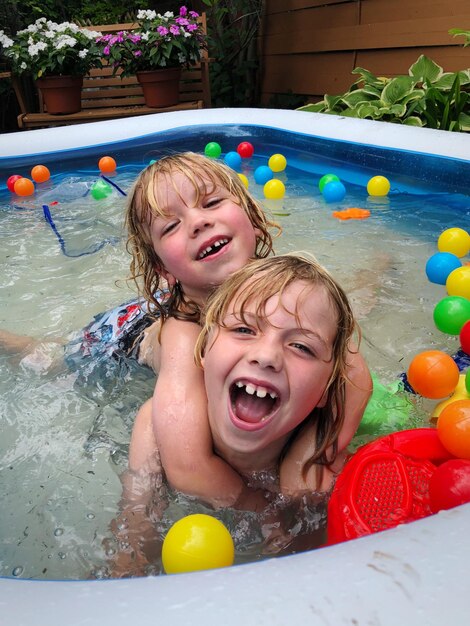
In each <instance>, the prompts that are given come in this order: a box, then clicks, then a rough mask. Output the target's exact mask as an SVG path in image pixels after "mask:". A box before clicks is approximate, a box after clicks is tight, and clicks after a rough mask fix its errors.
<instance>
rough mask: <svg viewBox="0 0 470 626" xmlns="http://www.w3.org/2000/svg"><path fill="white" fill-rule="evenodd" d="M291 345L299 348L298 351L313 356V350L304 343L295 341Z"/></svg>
mask: <svg viewBox="0 0 470 626" xmlns="http://www.w3.org/2000/svg"><path fill="white" fill-rule="evenodd" d="M291 346H292V347H293V348H295V349H296V350H299V352H302V353H304V354H308V355H310V356H315V355H314V352H313V350H312V349H311V348H309V347H308V346H306V345H305V344H304V343H297V342H295V343H292V344H291Z"/></svg>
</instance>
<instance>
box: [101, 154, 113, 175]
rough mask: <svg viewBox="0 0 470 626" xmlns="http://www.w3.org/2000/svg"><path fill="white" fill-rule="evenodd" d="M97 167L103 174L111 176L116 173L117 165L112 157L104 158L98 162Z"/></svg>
mask: <svg viewBox="0 0 470 626" xmlns="http://www.w3.org/2000/svg"><path fill="white" fill-rule="evenodd" d="M98 167H99V169H100V172H102V173H103V174H111V172H115V171H116V167H117V164H116V161H115V160H114V159H113V157H110V156H104V157H101V159H100V160H99V161H98Z"/></svg>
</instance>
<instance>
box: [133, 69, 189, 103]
mask: <svg viewBox="0 0 470 626" xmlns="http://www.w3.org/2000/svg"><path fill="white" fill-rule="evenodd" d="M136 76H137V80H138V81H139V83H140V84H141V86H142V91H143V92H144V98H145V104H146V105H147V106H148V107H155V108H159V107H170V106H173V105H174V104H178V102H179V99H180V77H181V68H180V67H170V68H163V69H159V70H148V71H145V72H136Z"/></svg>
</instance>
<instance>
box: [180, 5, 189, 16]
mask: <svg viewBox="0 0 470 626" xmlns="http://www.w3.org/2000/svg"><path fill="white" fill-rule="evenodd" d="M187 14H188V9H187V8H186V7H184V6H183V7H180V15H187Z"/></svg>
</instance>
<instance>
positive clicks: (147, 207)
mask: <svg viewBox="0 0 470 626" xmlns="http://www.w3.org/2000/svg"><path fill="white" fill-rule="evenodd" d="M176 172H179V173H181V174H183V176H185V177H186V178H187V179H188V180H189V181H191V183H192V185H193V186H194V190H195V192H196V200H197V201H199V198H200V196H201V195H202V194H206V193H212V191H213V190H214V189H215V187H217V186H220V187H223V188H224V189H226V190H227V191H228V192H229V193H230V194H231V195H233V196H234V198H235V199H236V202H238V204H239V205H240V206H241V207H242V209H243V210H244V211H245V213H246V214H247V216H248V218H249V219H250V222H251V224H252V225H253V229H258V231H259V234H257V238H256V249H255V250H254V258H264V257H266V256H268V255H269V254H270V253H272V252H273V237H272V235H271V234H270V230H271V229H274V230H277V231H278V232H280V227H279V226H278V225H277V224H276V223H275V222H273V221H270V220H269V219H268V218H267V217H266V215H265V213H264V211H263V208H262V207H261V205H260V204H259V203H258V202H257V201H256V200H255V199H254V198H252V196H251V195H250V194H249V193H248V191H247V190H246V188H245V186H244V185H243V183H242V181H241V180H240V178H239V176H238V175H237V173H236V172H234V171H233V170H232V169H230V168H229V167H227V166H226V165H224V164H222V163H220V162H219V161H215V160H213V159H209V158H208V157H205V156H203V155H201V154H196V153H193V152H183V153H179V154H173V155H170V156H166V157H163V158H161V159H159V160H158V161H156V162H155V163H153V164H151V165H149V166H148V167H146V168H145V169H144V170H143V171H142V172H141V174H140V175H139V177H138V178H137V180H136V182H135V183H134V186H133V188H132V191H131V192H130V194H129V199H128V202H127V208H126V220H125V221H126V226H127V231H128V240H127V250H128V252H129V253H130V254H131V256H132V261H131V266H130V279H131V280H134V281H135V283H136V284H137V288H138V290H139V292H140V293H142V295H143V296H144V298H145V299H146V300H147V301H148V302H149V303H150V305H151V307H152V308H156V309H157V310H158V311H159V313H160V315H162V317H163V319H165V317H167V316H168V315H174V316H176V317H179V318H181V319H189V320H191V321H199V318H200V308H199V306H198V305H196V304H195V303H192V302H189V301H187V300H185V296H184V293H183V289H182V287H181V285H180V283H179V281H177V282H176V285H175V286H174V287H172V288H171V289H170V298H169V300H168V301H167V304H166V307H165V309H163V308H162V306H161V305H160V303H159V302H158V301H157V300H156V298H155V293H156V292H157V290H158V289H161V288H162V287H165V286H166V283H165V281H164V279H163V272H164V270H165V268H164V267H163V263H162V261H161V259H160V257H159V256H158V254H157V253H156V252H155V250H154V247H153V244H152V240H151V238H150V225H151V223H152V220H153V219H154V218H155V217H167V214H166V213H165V211H164V207H161V206H160V204H159V202H158V193H157V186H158V181H159V180H160V181H161V177H165V180H166V181H173V175H174V174H175V173H176ZM173 188H174V190H175V191H176V193H178V194H179V193H180V192H179V189H178V187H177V186H176V184H175V183H173Z"/></svg>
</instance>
